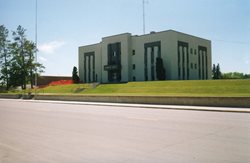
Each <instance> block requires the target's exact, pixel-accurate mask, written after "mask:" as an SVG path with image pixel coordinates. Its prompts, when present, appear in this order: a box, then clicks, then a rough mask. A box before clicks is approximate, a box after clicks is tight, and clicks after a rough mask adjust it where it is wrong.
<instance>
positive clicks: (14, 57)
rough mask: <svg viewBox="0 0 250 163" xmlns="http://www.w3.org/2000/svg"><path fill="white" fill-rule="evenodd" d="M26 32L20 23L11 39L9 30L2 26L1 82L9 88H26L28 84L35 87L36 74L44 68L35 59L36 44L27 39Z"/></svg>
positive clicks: (0, 50) (0, 32) (0, 49)
mask: <svg viewBox="0 0 250 163" xmlns="http://www.w3.org/2000/svg"><path fill="white" fill-rule="evenodd" d="M25 32H26V29H24V28H23V27H22V26H20V25H19V26H18V27H17V29H16V30H15V31H12V35H11V36H12V39H9V30H8V29H7V28H6V27H5V26H4V25H1V26H0V66H1V69H0V82H1V85H2V87H5V88H6V89H7V90H8V89H10V88H11V87H17V86H21V88H22V89H26V87H27V84H30V85H31V88H33V86H34V82H35V76H36V75H38V74H39V73H42V72H43V70H44V66H43V65H42V64H40V63H38V62H36V61H35V53H36V52H37V47H36V44H35V43H34V42H33V41H31V40H28V39H27V37H26V33H25Z"/></svg>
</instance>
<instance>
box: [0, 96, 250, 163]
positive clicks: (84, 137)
mask: <svg viewBox="0 0 250 163" xmlns="http://www.w3.org/2000/svg"><path fill="white" fill-rule="evenodd" d="M0 162H3V163H12V162H14V163H15V162H17V163H24V162H25V163H26V162H31V163H36V162H39V163H40V162H41V163H43V162H44V163H50V162H56V163H57V162H58V163H69V162H75V163H78V162H79V163H80V162H115V163H117V162H121V163H123V162H129V163H130V162H154V163H155V162H171V163H175V162H192V163H193V162H197V163H198V162H199V163H200V162H207V163H210V162H218V163H222V162H227V163H228V162H241V163H244V162H250V114H248V113H225V112H208V111H185V110H168V109H145V108H133V107H117V106H95V105H72V104H59V103H40V102H27V101H16V100H1V101H0Z"/></svg>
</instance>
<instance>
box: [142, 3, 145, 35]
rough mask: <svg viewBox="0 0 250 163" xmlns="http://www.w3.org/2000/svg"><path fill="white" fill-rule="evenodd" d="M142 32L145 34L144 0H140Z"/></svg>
mask: <svg viewBox="0 0 250 163" xmlns="http://www.w3.org/2000/svg"><path fill="white" fill-rule="evenodd" d="M142 18H143V34H145V0H142Z"/></svg>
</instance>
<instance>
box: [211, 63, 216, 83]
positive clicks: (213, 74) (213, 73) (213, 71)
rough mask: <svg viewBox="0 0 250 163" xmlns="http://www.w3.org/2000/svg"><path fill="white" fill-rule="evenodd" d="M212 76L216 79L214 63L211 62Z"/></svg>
mask: <svg viewBox="0 0 250 163" xmlns="http://www.w3.org/2000/svg"><path fill="white" fill-rule="evenodd" d="M212 78H213V79H216V66H215V64H213V69H212Z"/></svg>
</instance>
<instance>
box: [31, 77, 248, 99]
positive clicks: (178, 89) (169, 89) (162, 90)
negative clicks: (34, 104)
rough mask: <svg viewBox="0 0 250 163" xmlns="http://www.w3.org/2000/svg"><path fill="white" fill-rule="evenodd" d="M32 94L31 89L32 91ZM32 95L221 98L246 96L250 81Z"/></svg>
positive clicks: (64, 89)
mask: <svg viewBox="0 0 250 163" xmlns="http://www.w3.org/2000/svg"><path fill="white" fill-rule="evenodd" d="M33 92H35V90H33ZM36 93H39V94H43V93H52V94H75V95H79V94H80V95H95V96H100V95H110V96H225V97H250V80H203V81H202V80H191V81H153V82H129V83H121V84H100V85H99V86H97V87H96V88H92V85H91V84H72V85H60V86H49V87H46V88H41V89H37V90H36Z"/></svg>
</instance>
